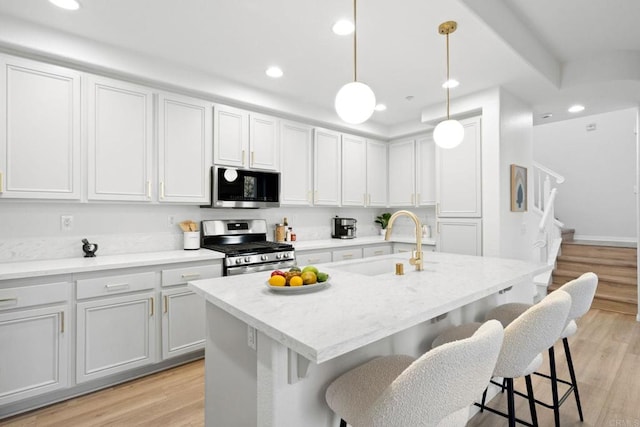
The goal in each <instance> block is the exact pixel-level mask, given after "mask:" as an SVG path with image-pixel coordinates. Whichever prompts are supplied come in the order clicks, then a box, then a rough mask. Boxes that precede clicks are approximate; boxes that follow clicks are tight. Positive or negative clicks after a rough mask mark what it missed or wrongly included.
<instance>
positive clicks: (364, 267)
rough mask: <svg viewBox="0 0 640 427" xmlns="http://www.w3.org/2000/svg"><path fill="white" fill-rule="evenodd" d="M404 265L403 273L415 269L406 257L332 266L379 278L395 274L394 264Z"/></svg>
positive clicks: (426, 263) (425, 262) (366, 260)
mask: <svg viewBox="0 0 640 427" xmlns="http://www.w3.org/2000/svg"><path fill="white" fill-rule="evenodd" d="M397 263H402V264H404V272H405V274H406V273H409V272H413V271H414V269H415V267H414V266H413V265H411V264H409V260H408V259H407V258H406V257H392V258H384V259H364V260H362V261H358V262H351V263H348V264H344V265H336V266H333V268H334V269H336V270H340V271H346V272H349V273H357V274H363V275H365V276H380V275H383V274H395V271H396V267H395V266H396V264H397ZM428 264H435V262H432V261H424V265H425V266H426V265H428Z"/></svg>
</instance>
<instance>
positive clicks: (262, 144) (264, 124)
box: [249, 113, 280, 170]
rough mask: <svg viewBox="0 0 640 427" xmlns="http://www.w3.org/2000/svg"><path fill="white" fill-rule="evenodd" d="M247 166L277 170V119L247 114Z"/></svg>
mask: <svg viewBox="0 0 640 427" xmlns="http://www.w3.org/2000/svg"><path fill="white" fill-rule="evenodd" d="M249 123H250V128H249V148H250V153H249V167H250V168H253V169H268V170H278V155H279V154H280V153H279V150H278V148H279V143H278V142H279V138H278V131H279V129H278V119H276V118H275V117H269V116H263V115H260V114H254V113H251V114H249Z"/></svg>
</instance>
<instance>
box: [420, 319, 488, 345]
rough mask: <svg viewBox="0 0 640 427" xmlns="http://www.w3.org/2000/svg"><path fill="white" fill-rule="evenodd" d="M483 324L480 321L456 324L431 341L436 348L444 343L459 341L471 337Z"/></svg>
mask: <svg viewBox="0 0 640 427" xmlns="http://www.w3.org/2000/svg"><path fill="white" fill-rule="evenodd" d="M480 325H482V323H480V322H473V323H465V324H464V325H460V326H454V327H453V328H449V329H447V330H445V331H444V332H443V333H441V334H440V335H438V337H437V338H436V339H435V340H433V342H432V343H431V348H436V347H439V346H441V345H442V344H445V343H448V342H452V341H459V340H463V339H465V338H469V337H470V336H471V335H473V334H475V333H476V331H477V330H478V328H479V327H480Z"/></svg>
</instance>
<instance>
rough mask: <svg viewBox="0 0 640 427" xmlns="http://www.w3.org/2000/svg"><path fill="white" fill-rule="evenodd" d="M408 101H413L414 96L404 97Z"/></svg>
mask: <svg viewBox="0 0 640 427" xmlns="http://www.w3.org/2000/svg"><path fill="white" fill-rule="evenodd" d="M404 99H406V100H407V101H413V95H407V96H405V97H404Z"/></svg>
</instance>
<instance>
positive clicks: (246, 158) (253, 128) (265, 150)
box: [213, 104, 279, 170]
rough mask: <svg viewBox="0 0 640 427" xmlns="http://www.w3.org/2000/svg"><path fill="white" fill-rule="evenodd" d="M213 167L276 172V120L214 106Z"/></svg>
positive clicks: (226, 107)
mask: <svg viewBox="0 0 640 427" xmlns="http://www.w3.org/2000/svg"><path fill="white" fill-rule="evenodd" d="M214 117H215V120H214V137H213V139H214V141H213V144H214V163H215V164H217V165H226V166H233V167H237V168H255V169H268V170H278V145H279V144H278V119H276V118H274V117H270V116H265V115H262V114H255V113H249V112H248V111H245V110H241V109H239V108H233V107H228V106H226V105H218V104H216V105H215V106H214Z"/></svg>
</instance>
